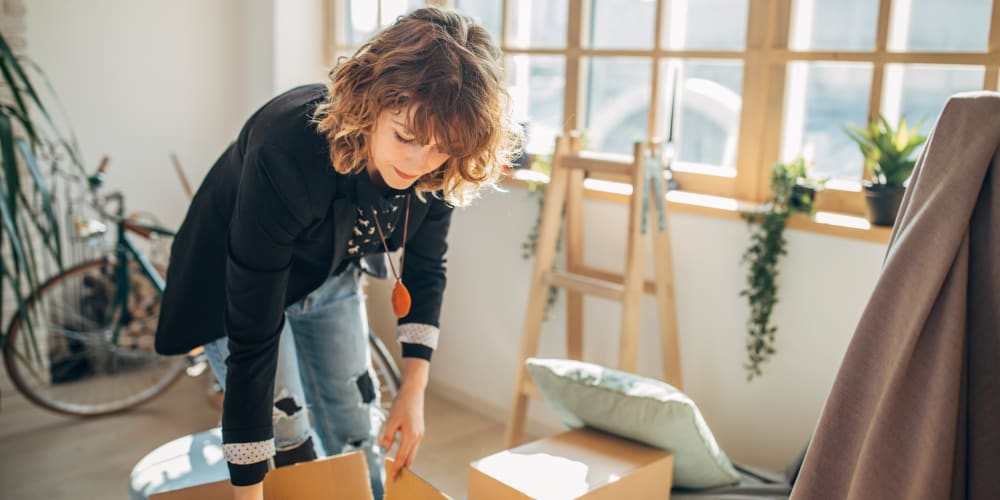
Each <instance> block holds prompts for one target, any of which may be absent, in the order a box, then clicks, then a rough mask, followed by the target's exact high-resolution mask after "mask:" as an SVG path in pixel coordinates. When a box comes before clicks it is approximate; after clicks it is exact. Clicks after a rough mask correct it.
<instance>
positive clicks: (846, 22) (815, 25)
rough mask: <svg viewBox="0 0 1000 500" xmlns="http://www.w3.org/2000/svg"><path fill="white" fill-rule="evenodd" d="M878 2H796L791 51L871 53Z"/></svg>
mask: <svg viewBox="0 0 1000 500" xmlns="http://www.w3.org/2000/svg"><path fill="white" fill-rule="evenodd" d="M876 24H878V0H795V4H794V6H793V7H792V26H791V29H792V38H791V40H789V46H790V47H791V48H792V50H872V49H874V48H875V25H876Z"/></svg>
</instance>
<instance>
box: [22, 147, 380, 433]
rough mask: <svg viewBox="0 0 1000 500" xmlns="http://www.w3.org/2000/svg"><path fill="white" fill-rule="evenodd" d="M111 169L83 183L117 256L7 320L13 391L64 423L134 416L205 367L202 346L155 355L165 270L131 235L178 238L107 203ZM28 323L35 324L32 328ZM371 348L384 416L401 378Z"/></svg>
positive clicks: (95, 262)
mask: <svg viewBox="0 0 1000 500" xmlns="http://www.w3.org/2000/svg"><path fill="white" fill-rule="evenodd" d="M107 165H108V161H107V158H106V157H105V158H104V159H103V160H102V161H101V164H100V165H99V166H98V168H97V171H96V172H95V173H94V175H92V176H90V177H88V178H87V179H86V183H87V191H88V192H89V194H88V198H89V204H90V206H91V207H92V208H93V209H94V210H95V211H96V212H97V214H99V216H100V219H102V220H104V221H109V222H111V223H113V226H114V227H115V233H114V234H113V238H114V239H113V250H112V251H111V252H110V253H106V254H105V255H102V256H100V257H98V258H95V259H90V260H86V261H84V262H82V263H79V264H76V265H74V266H72V267H70V268H68V269H66V270H64V271H62V272H61V273H59V274H57V275H56V276H54V277H52V278H50V279H49V280H47V281H45V282H44V283H43V284H42V285H40V286H39V287H38V289H37V290H35V291H34V293H32V294H30V296H29V298H28V299H27V300H26V301H25V305H24V308H23V309H20V310H18V311H17V312H16V313H15V314H14V316H13V317H12V318H11V321H10V323H9V326H8V328H7V344H6V345H5V346H4V349H3V356H4V363H5V365H6V367H7V372H8V374H9V375H10V378H11V381H12V382H13V383H14V386H15V387H16V388H17V390H18V391H19V392H21V394H23V395H24V396H25V397H26V398H27V399H28V400H29V401H31V402H32V403H35V404H36V405H38V406H40V407H42V408H45V409H47V410H50V411H53V412H57V413H62V414H67V415H74V416H83V417H94V416H100V415H108V414H112V413H119V412H123V411H126V410H129V409H131V408H134V407H136V406H138V405H141V404H143V403H146V402H148V401H150V400H152V399H155V398H156V397H157V396H159V395H161V394H163V393H164V392H165V391H166V390H167V389H168V388H170V387H171V386H172V385H173V384H174V383H175V382H176V381H177V380H179V379H180V377H181V376H182V375H183V374H184V373H187V375H189V376H198V375H200V374H201V373H202V372H204V370H205V368H206V367H207V360H206V359H205V355H204V352H203V349H202V348H201V347H198V348H195V349H193V350H192V351H190V352H188V353H187V354H185V355H183V356H161V355H159V354H157V353H156V352H155V350H154V347H153V341H154V335H155V332H156V325H157V320H158V318H159V307H160V300H161V298H162V295H163V290H164V287H165V282H164V277H165V276H166V267H165V265H163V264H154V262H153V261H152V260H151V259H150V258H148V257H147V255H146V252H144V251H143V250H142V249H141V248H140V246H138V245H137V244H136V242H135V241H134V240H133V238H132V236H131V235H134V236H138V237H141V238H143V239H145V240H149V241H154V240H169V239H171V238H173V236H174V234H175V233H174V232H173V231H170V230H169V229H166V228H163V227H160V226H159V225H157V224H155V223H145V222H142V221H140V220H139V219H138V218H137V217H136V216H134V215H133V216H126V215H125V214H126V212H125V198H124V195H123V193H122V192H120V191H115V192H111V193H108V194H104V195H102V194H101V193H100V188H101V186H102V184H103V177H104V173H105V171H106V169H107ZM109 208H113V210H109ZM75 226H76V227H75V229H76V231H75V234H74V235H73V237H75V238H78V239H81V240H85V241H90V240H96V239H103V238H104V237H105V235H106V233H107V225H105V224H104V223H103V222H102V221H101V220H87V221H77V222H76V224H75ZM161 243H163V244H165V243H166V241H161ZM25 314H30V315H32V316H31V317H32V318H34V319H33V321H31V322H30V323H31V324H30V325H28V323H27V322H25V321H24V316H25ZM368 342H369V346H370V348H371V349H370V350H371V359H372V367H373V369H374V370H375V373H376V375H377V377H378V380H379V383H380V388H381V396H382V408H383V411H385V412H388V409H389V406H390V405H391V404H392V400H393V398H395V396H396V394H397V392H398V391H399V386H400V375H399V369H398V367H397V366H396V364H395V362H394V361H393V358H392V356H391V355H390V354H389V352H388V350H387V349H386V347H385V345H384V344H383V343H382V342H381V341H380V340H379V338H378V337H376V336H375V335H374V334H373V333H372V332H371V331H369V333H368Z"/></svg>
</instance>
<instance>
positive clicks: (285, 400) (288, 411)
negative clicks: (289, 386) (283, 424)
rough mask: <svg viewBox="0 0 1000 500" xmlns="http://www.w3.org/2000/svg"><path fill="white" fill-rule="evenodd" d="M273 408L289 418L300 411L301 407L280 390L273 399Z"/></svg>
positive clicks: (285, 392)
mask: <svg viewBox="0 0 1000 500" xmlns="http://www.w3.org/2000/svg"><path fill="white" fill-rule="evenodd" d="M274 407H275V408H277V409H278V410H280V411H281V412H282V413H284V414H285V415H287V416H289V417H290V416H292V415H294V414H296V413H298V412H299V411H301V410H302V405H300V404H299V403H298V402H296V401H295V398H293V397H292V396H289V395H288V391H286V390H282V391H281V392H280V393H279V394H278V397H277V398H275V399H274Z"/></svg>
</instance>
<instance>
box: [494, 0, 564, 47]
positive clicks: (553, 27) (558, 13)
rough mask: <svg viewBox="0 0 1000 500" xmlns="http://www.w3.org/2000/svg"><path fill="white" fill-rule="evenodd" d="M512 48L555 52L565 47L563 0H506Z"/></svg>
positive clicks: (509, 41)
mask: <svg viewBox="0 0 1000 500" xmlns="http://www.w3.org/2000/svg"><path fill="white" fill-rule="evenodd" d="M507 5H508V8H510V9H511V13H510V14H511V15H510V22H511V27H510V32H509V33H508V35H507V36H509V37H510V39H509V40H508V43H509V44H510V45H511V46H512V47H521V48H527V47H530V48H553V47H555V48H558V47H565V46H566V16H567V13H566V5H567V2H566V0H558V1H557V0H549V1H545V2H533V1H531V0H508V2H507Z"/></svg>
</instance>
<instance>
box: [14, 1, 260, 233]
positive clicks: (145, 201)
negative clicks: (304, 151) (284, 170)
mask: <svg viewBox="0 0 1000 500" xmlns="http://www.w3.org/2000/svg"><path fill="white" fill-rule="evenodd" d="M237 5H238V0H211V1H204V0H173V1H170V2H159V1H150V0H87V1H85V2H65V1H60V0H29V1H28V2H26V7H27V23H28V49H27V53H28V54H29V55H30V56H31V57H32V58H34V59H35V60H36V61H37V62H38V63H39V64H40V65H41V66H42V68H43V69H44V70H45V71H46V72H47V74H48V75H49V77H50V79H51V81H52V84H53V86H54V87H55V88H56V91H57V92H58V94H59V96H60V97H61V99H62V101H63V103H64V104H65V107H66V111H67V114H68V115H69V117H70V120H71V121H72V123H73V126H74V128H75V130H76V133H77V136H78V138H79V141H80V145H81V147H82V150H83V155H84V161H85V163H86V165H88V167H89V168H94V167H96V165H97V163H98V160H99V159H100V157H101V156H102V155H104V154H108V155H110V156H111V159H112V161H111V168H110V171H109V173H108V177H107V185H108V187H109V188H111V189H115V188H121V189H124V190H125V192H126V193H127V194H128V203H129V206H130V208H132V209H135V210H147V211H150V212H152V213H154V214H157V215H158V216H160V217H161V218H162V220H163V221H164V222H165V223H167V224H171V225H176V224H179V223H180V220H181V218H182V217H183V213H184V209H185V208H186V206H187V198H186V197H185V195H184V192H183V190H182V189H181V186H180V183H179V181H178V180H177V178H176V176H175V174H174V171H173V167H172V166H171V163H170V160H169V156H168V155H169V153H170V152H171V151H175V152H176V153H177V155H178V156H179V158H180V159H181V162H182V163H183V164H184V166H185V167H186V169H187V171H188V174H189V176H190V177H191V178H192V182H195V183H197V182H198V181H200V179H201V178H202V176H203V175H204V173H205V172H206V171H207V170H208V167H209V166H210V165H211V163H212V162H213V161H214V160H215V158H216V157H217V156H218V155H219V153H221V151H222V149H223V148H224V146H225V145H226V144H227V143H228V141H230V140H232V138H233V137H234V136H235V133H236V131H237V130H238V127H239V124H240V122H241V120H242V118H243V116H242V113H241V112H240V110H239V106H238V102H239V101H238V98H239V88H240V79H239V77H240V70H239V58H238V57H234V56H236V54H237V51H238V50H239V47H238V39H237V33H238V31H237V30H238V18H237V17H236V16H234V13H235V12H236V8H237Z"/></svg>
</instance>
